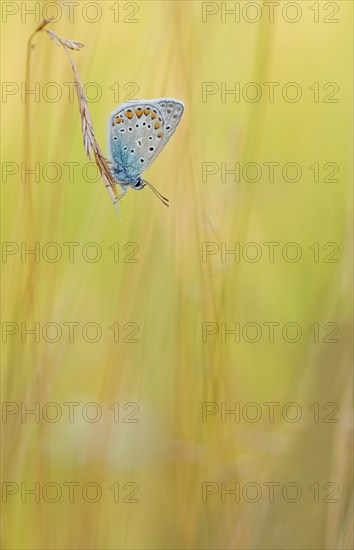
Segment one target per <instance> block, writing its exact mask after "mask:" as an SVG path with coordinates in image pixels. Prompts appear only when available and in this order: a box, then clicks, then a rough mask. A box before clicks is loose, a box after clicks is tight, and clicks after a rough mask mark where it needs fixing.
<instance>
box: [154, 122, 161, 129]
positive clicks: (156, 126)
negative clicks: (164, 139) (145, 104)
mask: <svg viewBox="0 0 354 550" xmlns="http://www.w3.org/2000/svg"><path fill="white" fill-rule="evenodd" d="M160 126H161V124H160V123H159V122H155V126H154V128H155V130H157V129H158V128H160Z"/></svg>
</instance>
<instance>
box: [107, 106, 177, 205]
mask: <svg viewBox="0 0 354 550" xmlns="http://www.w3.org/2000/svg"><path fill="white" fill-rule="evenodd" d="M183 111H184V104H183V103H182V101H179V100H177V99H173V98H160V99H140V100H136V101H129V102H126V103H123V104H122V105H120V106H119V107H117V108H116V109H115V110H114V111H113V112H112V114H111V116H110V118H109V122H108V124H109V127H108V150H109V155H110V161H111V165H110V170H111V173H112V176H113V177H114V179H115V180H116V181H117V182H118V183H119V184H120V186H121V187H122V190H123V194H124V193H125V192H126V191H127V188H132V189H135V190H138V189H143V187H145V184H146V183H148V182H145V180H143V179H142V178H141V175H142V173H143V172H144V171H145V170H146V169H147V168H148V167H149V166H150V165H151V164H152V162H153V161H154V160H155V158H156V157H157V155H158V154H159V153H160V152H161V150H162V149H163V147H164V146H165V145H166V143H167V142H168V141H169V139H170V138H171V136H172V135H173V133H174V132H175V130H176V128H177V126H178V123H179V122H180V120H181V117H182V115H183ZM149 185H150V186H151V184H149Z"/></svg>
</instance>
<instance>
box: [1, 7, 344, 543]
mask: <svg viewBox="0 0 354 550" xmlns="http://www.w3.org/2000/svg"><path fill="white" fill-rule="evenodd" d="M19 4H20V3H19ZM33 4H34V2H26V5H27V6H28V7H31V6H33ZM40 4H41V5H42V3H40ZM44 4H45V3H44ZM58 4H59V5H60V7H61V10H62V13H63V16H62V17H61V19H60V21H58V22H57V23H55V24H53V25H52V28H53V30H54V31H55V32H57V33H58V34H59V35H60V36H61V37H63V38H68V39H72V40H77V41H78V42H82V43H84V44H85V48H84V49H83V50H82V51H81V52H78V53H76V52H74V53H73V57H74V59H75V62H76V64H77V67H78V71H79V74H80V77H81V79H82V81H83V83H84V84H85V82H97V83H98V84H99V86H100V87H101V88H102V98H101V99H100V100H99V101H97V102H96V103H90V104H89V106H90V111H91V115H92V118H93V121H94V125H95V132H96V137H97V139H98V142H99V143H100V145H101V147H102V148H103V150H104V151H105V150H106V143H105V142H106V125H107V118H108V116H109V114H110V112H111V111H112V110H113V108H114V107H115V105H116V104H117V103H121V102H123V101H124V99H125V97H126V92H127V90H124V89H123V86H124V85H125V84H126V83H129V82H134V83H136V84H137V86H138V88H139V90H138V92H137V93H136V94H135V95H134V97H135V98H154V97H164V96H166V97H176V98H179V99H182V100H183V101H184V102H185V105H186V109H185V114H184V116H183V119H182V122H181V124H180V126H179V128H178V130H177V132H176V134H175V135H174V137H173V138H172V140H171V143H169V145H168V146H167V147H166V149H165V150H164V151H163V153H162V154H161V156H160V157H159V158H158V160H157V161H156V162H155V163H154V165H153V166H152V167H151V168H150V169H149V171H148V172H147V174H146V176H147V178H148V179H149V181H151V182H152V183H153V184H154V185H156V187H157V188H158V189H159V190H160V191H161V192H162V193H163V194H164V195H167V196H168V197H169V198H170V202H171V205H172V207H171V208H170V209H165V208H163V207H162V206H161V204H160V203H159V201H157V200H156V199H155V197H154V196H153V195H152V194H151V193H149V192H148V191H147V190H145V191H143V192H141V193H133V192H131V193H128V195H127V196H126V197H125V198H124V199H123V201H122V202H121V203H120V210H121V215H122V221H120V220H119V219H118V218H117V216H116V213H115V211H114V208H113V206H112V204H111V202H110V200H109V197H108V195H107V193H106V190H105V189H104V186H103V183H102V182H101V181H98V182H97V183H88V182H86V181H84V178H83V177H82V175H81V169H82V166H83V165H85V163H86V162H87V159H86V158H85V154H84V149H83V146H82V137H81V130H80V119H79V113H78V108H77V104H76V99H75V101H74V102H72V103H69V102H68V100H67V97H68V95H67V88H65V87H63V96H62V99H61V100H60V101H58V102H55V103H50V102H48V101H44V100H40V101H39V102H35V101H34V99H33V97H31V96H30V97H29V99H28V101H29V106H30V133H29V142H28V138H26V134H25V128H24V108H25V106H24V103H23V102H21V101H20V96H19V94H17V95H14V96H10V97H8V99H7V102H6V103H4V99H3V104H2V107H3V109H2V110H3V114H2V159H3V162H16V163H21V162H25V161H26V162H27V161H28V160H30V162H31V163H32V164H33V163H34V162H39V163H40V164H41V166H43V165H45V164H46V163H49V162H56V163H58V164H60V165H61V166H63V163H65V162H79V163H80V167H79V169H78V171H77V172H76V175H75V178H74V181H73V182H70V181H68V178H67V177H65V175H63V177H62V178H61V179H60V181H59V182H58V183H49V182H48V181H45V180H44V179H43V178H40V181H39V182H36V181H34V178H33V177H32V178H27V181H26V182H25V183H23V182H21V179H20V177H19V175H17V176H15V177H12V178H9V179H8V182H7V183H3V185H2V240H3V241H13V242H17V243H21V242H26V243H27V245H28V247H29V248H31V247H33V245H34V243H35V242H39V243H41V244H44V243H48V242H58V243H64V242H68V241H69V242H78V243H80V247H82V246H83V245H84V244H85V243H87V242H97V243H98V244H99V245H100V246H101V247H102V250H103V255H102V259H101V260H100V261H99V262H97V263H92V264H91V263H87V262H85V261H83V260H82V259H81V256H80V254H78V255H77V260H76V261H75V262H74V263H69V262H67V261H66V260H65V259H64V258H63V259H62V260H61V261H59V262H57V263H48V262H46V261H43V260H42V261H40V262H39V263H36V262H35V261H33V259H28V261H27V262H25V263H21V262H20V260H19V256H18V255H17V256H14V257H10V258H9V259H8V261H7V262H6V263H4V264H3V266H2V268H3V278H2V318H3V321H10V322H17V323H21V322H26V324H27V325H28V326H31V325H33V323H34V322H36V321H37V322H40V323H42V324H45V323H48V322H51V321H54V322H57V323H63V322H68V321H77V322H80V323H81V326H82V325H83V324H85V323H87V322H96V323H100V324H101V325H102V327H103V328H104V335H103V337H102V339H101V340H100V341H99V342H97V343H95V344H90V343H87V342H85V341H83V339H82V338H81V337H80V336H79V337H78V338H77V339H76V340H75V342H74V343H70V344H69V343H68V342H67V339H66V338H65V337H63V338H62V339H61V340H60V341H59V342H57V343H48V342H45V341H43V339H41V341H40V342H39V343H35V342H34V341H33V338H31V337H28V338H27V341H26V342H25V343H21V340H20V337H19V336H18V335H17V336H14V337H12V338H9V341H8V343H7V344H6V345H5V344H3V346H2V348H3V349H2V400H3V401H13V402H17V403H21V402H26V403H27V404H28V405H33V403H35V402H39V403H41V404H45V403H48V402H52V401H54V402H58V403H63V402H68V401H76V402H79V403H81V404H85V403H87V402H89V401H95V402H97V403H99V404H100V405H101V406H102V408H103V409H104V410H105V411H107V410H108V407H109V406H110V404H111V403H113V402H121V403H125V402H128V401H136V402H138V403H139V405H140V411H139V420H140V421H139V423H137V424H124V423H122V422H120V423H117V424H113V423H112V416H111V414H104V415H103V418H102V420H101V421H100V422H98V423H97V424H89V423H87V422H84V421H82V418H81V421H80V418H77V419H76V421H75V422H74V423H73V424H70V423H68V422H67V421H65V420H61V421H59V422H58V423H56V424H50V423H48V422H40V423H34V422H32V421H31V420H28V422H26V423H23V424H21V423H20V422H19V417H18V416H14V417H10V418H9V419H8V421H7V422H6V423H3V425H2V441H3V450H2V476H3V479H4V480H6V481H13V482H15V483H20V482H21V481H25V482H26V483H27V484H28V486H31V484H33V483H34V482H39V483H41V484H42V485H43V484H44V483H46V482H48V481H56V482H58V483H62V482H64V481H77V482H79V483H81V484H84V483H87V482H90V481H96V482H98V483H101V484H102V486H104V487H105V488H107V487H108V486H109V485H112V484H113V483H114V482H115V481H118V482H120V483H121V484H124V483H125V482H128V481H134V482H136V483H138V484H139V486H140V491H139V504H126V503H123V502H120V503H119V504H116V503H114V502H113V501H112V493H111V491H108V490H107V489H104V492H103V496H102V499H101V500H100V501H99V502H97V503H95V504H91V503H87V502H84V501H83V500H82V499H80V498H78V499H77V500H75V502H74V503H68V502H67V500H66V499H64V498H63V499H62V500H61V501H60V502H58V503H55V504H51V503H48V502H45V501H44V500H43V499H41V501H40V502H39V503H34V502H33V500H31V499H30V498H29V499H28V501H27V502H26V503H22V502H21V499H20V497H19V495H14V496H13V497H9V499H8V502H7V503H6V504H3V534H2V541H3V547H4V548H11V549H19V548H41V549H42V548H43V549H44V548H72V549H74V548H75V549H76V548H85V549H88V548H92V549H103V548H107V549H108V548H109V549H113V548H142V549H147V548H149V549H150V548H151V549H152V548H154V549H155V548H161V549H162V548H218V549H219V548H247V549H251V548H257V549H258V548H269V549H273V548H289V549H290V548H301V549H305V548H306V549H309V548H311V549H315V548H316V549H319V548H321V549H322V548H328V549H329V548H331V549H332V548H336V549H337V548H350V547H352V539H351V533H352V531H351V523H350V521H351V519H350V518H351V505H350V503H351V496H352V495H351V485H352V470H351V430H350V428H351V424H350V419H351V395H350V391H349V390H350V386H351V382H352V374H351V368H350V349H351V332H352V324H351V308H350V300H349V299H348V297H349V294H350V290H349V288H350V287H349V285H350V280H351V267H350V266H351V263H350V261H348V258H349V257H350V256H351V247H352V243H351V237H350V222H351V187H350V185H349V182H350V179H351V145H352V144H351V125H352V121H351V116H350V107H349V106H350V100H351V98H352V85H351V80H350V74H351V72H352V55H351V53H350V52H351V45H352V27H351V20H352V4H351V2H337V4H338V5H339V6H340V12H339V19H340V22H339V23H338V24H325V23H323V22H320V23H318V24H315V23H314V22H313V21H312V20H311V16H312V14H311V12H310V11H309V10H308V9H307V8H308V3H307V2H300V4H301V5H302V6H303V10H304V14H305V15H304V17H303V19H302V20H301V21H300V22H299V23H297V24H289V23H286V22H285V21H284V20H282V19H281V18H280V17H277V18H276V22H275V23H273V24H269V23H267V22H266V21H265V20H262V21H261V22H259V23H257V24H250V23H247V22H245V21H242V22H241V23H239V24H235V23H232V21H227V23H225V24H222V23H221V22H220V16H216V17H214V18H210V20H209V21H208V22H207V23H203V22H202V15H201V14H202V3H201V2H198V1H196V2H184V1H171V2H170V1H163V2H162V1H143V2H137V5H138V7H139V12H138V13H137V15H136V16H134V17H135V18H137V19H138V23H132V24H128V23H124V22H123V21H122V19H123V17H124V16H126V14H127V13H130V11H131V8H129V10H127V11H124V9H125V8H124V5H125V4H127V3H124V2H119V3H115V4H120V9H121V10H123V11H121V21H120V23H114V21H113V12H112V10H110V7H111V4H113V3H111V2H101V3H100V6H101V8H102V18H101V20H100V21H99V22H97V23H89V22H87V21H85V20H84V19H83V18H82V17H81V13H82V12H81V8H82V7H83V5H84V4H87V3H85V2H80V5H79V7H78V8H76V9H77V12H76V13H77V16H76V17H75V20H74V21H73V22H70V21H69V17H68V8H67V7H65V5H64V4H65V3H62V2H58ZM320 4H321V3H320ZM35 27H36V23H35V21H34V17H31V16H27V17H26V18H25V21H24V22H21V19H20V17H19V15H15V16H13V17H9V18H8V21H7V22H6V23H5V22H3V23H2V80H3V81H4V82H16V83H18V84H19V85H20V84H21V83H22V82H24V79H25V59H26V43H27V39H28V37H29V35H30V34H31V33H32V32H33V30H34V28H35ZM15 37H16V38H15ZM14 38H15V40H14ZM34 43H35V45H36V47H35V49H34V50H33V52H32V64H31V83H32V85H33V83H35V82H39V83H40V85H41V86H42V85H43V84H45V83H47V82H56V83H59V84H60V85H63V83H65V82H71V81H72V74H71V68H70V66H69V63H68V60H67V59H66V57H65V55H64V52H63V51H62V49H61V48H59V47H56V46H55V44H54V43H52V42H51V40H50V39H49V37H48V36H46V35H45V34H44V33H40V34H38V35H37V36H36V37H35V40H34ZM211 81H213V82H218V83H221V82H225V83H226V84H227V87H228V88H231V87H232V86H233V85H234V82H241V83H247V82H252V81H256V82H270V81H277V82H280V83H283V84H285V83H287V82H294V81H296V82H298V83H299V84H300V85H301V87H302V88H303V90H304V95H303V98H302V100H301V101H300V102H298V103H295V104H291V103H287V102H285V101H283V100H281V99H280V94H279V93H277V94H276V97H277V98H279V99H278V100H276V101H275V102H274V103H273V104H270V103H268V102H267V101H260V102H258V103H255V104H252V103H247V102H245V101H241V102H240V103H235V102H233V101H232V98H231V99H228V100H227V102H226V103H221V101H220V94H219V95H215V96H212V97H210V98H209V99H208V101H207V102H206V103H203V102H202V83H203V82H211ZM116 82H119V86H120V98H119V101H118V102H115V101H114V97H113V92H112V90H110V89H109V88H110V87H111V86H112V85H114V83H116ZM314 82H319V83H325V82H337V83H338V84H339V87H340V92H339V94H338V97H339V99H340V101H339V103H335V104H326V103H323V102H319V103H314V102H313V100H312V97H313V95H312V92H310V91H309V90H308V87H309V86H311V85H312V84H313V83H314ZM129 90H130V89H129ZM129 90H128V91H129ZM91 92H92V93H93V91H92V90H91ZM88 95H90V94H89V91H88ZM252 161H254V162H258V163H260V164H261V163H263V162H267V161H268V162H269V161H277V162H280V163H286V162H290V161H294V162H298V163H299V164H300V165H301V166H302V168H303V171H304V173H305V172H306V174H307V175H306V176H304V177H303V179H302V180H301V181H300V182H298V183H294V184H290V183H287V182H284V181H283V180H282V179H281V178H276V181H275V182H274V183H272V184H271V183H269V182H267V181H264V180H263V179H262V180H261V181H259V182H257V183H253V184H252V183H245V182H241V183H240V184H233V183H231V181H232V180H230V181H229V182H228V183H225V184H221V183H220V182H217V180H216V179H215V180H210V181H209V182H208V183H202V168H201V166H202V163H203V162H218V163H221V162H226V164H227V166H228V167H230V166H232V165H233V164H234V163H235V162H241V163H246V162H252ZM316 161H317V162H319V163H320V164H321V165H323V164H325V163H326V162H330V161H333V162H336V163H337V164H338V165H339V166H340V172H339V180H340V181H339V183H314V182H313V180H311V177H310V175H311V172H310V171H308V170H307V167H308V166H309V165H310V164H311V165H312V164H313V163H314V162H316ZM65 173H66V172H64V169H63V174H65ZM204 241H215V242H225V243H227V245H228V248H232V247H233V246H234V243H235V242H236V241H240V242H241V243H245V242H250V241H255V242H259V243H263V242H267V241H279V242H281V243H287V242H289V241H296V242H298V243H299V244H300V245H301V246H302V248H303V249H304V250H307V247H308V246H310V245H311V244H312V243H313V242H320V243H325V242H328V241H331V242H337V243H338V244H339V250H340V252H339V258H340V261H339V263H337V264H331V263H328V264H326V263H323V262H320V263H314V262H313V261H312V260H311V256H310V255H309V254H307V255H305V254H304V259H303V260H302V261H300V262H298V263H296V264H291V263H287V262H284V261H280V260H278V261H276V262H275V263H274V264H270V263H268V262H266V261H263V260H262V261H260V262H258V263H255V264H252V263H247V262H241V263H240V264H236V263H233V262H227V263H220V261H218V259H217V257H214V258H213V259H212V260H210V261H208V262H207V263H202V262H201V248H202V242H204ZM114 242H119V243H120V246H121V247H122V246H123V245H124V244H125V243H127V242H136V243H137V244H138V246H139V252H138V254H137V257H138V258H139V262H138V263H132V264H130V263H123V262H122V261H120V262H119V263H114V262H113V261H112V252H111V251H109V246H111V245H112V244H113V243H114ZM78 250H81V248H79V249H78ZM346 258H347V259H346ZM129 321H131V322H135V323H137V324H138V325H139V326H140V331H139V340H140V342H139V343H138V344H125V343H123V342H120V343H119V344H117V343H114V342H113V339H112V333H111V331H109V330H108V327H109V326H111V325H113V323H114V322H119V323H120V325H121V326H122V325H123V324H124V323H126V322H129ZM236 321H240V322H241V323H247V322H249V321H254V322H258V323H260V324H261V323H262V322H264V321H277V322H280V323H287V322H290V321H296V322H298V323H300V324H301V326H303V327H308V326H310V325H312V324H313V323H314V322H316V321H317V322H318V323H320V324H321V325H322V326H323V324H324V323H326V322H329V321H334V322H336V323H338V325H339V327H340V332H339V343H337V344H323V343H322V344H321V343H319V344H314V343H313V341H312V340H311V332H310V331H307V332H306V334H305V335H304V337H303V338H302V339H301V340H300V342H298V343H297V344H289V343H287V342H284V341H281V340H280V339H277V340H276V342H275V343H274V344H269V343H267V342H266V341H265V339H262V341H260V342H259V343H256V344H250V343H247V342H241V343H240V344H232V343H228V344H221V343H220V339H218V338H213V339H210V340H209V341H208V343H206V344H203V343H202V339H201V324H202V322H226V323H227V324H228V325H232V324H233V323H234V322H236ZM203 401H215V402H226V403H227V404H228V405H230V407H231V406H232V404H233V403H234V402H237V401H238V402H241V403H247V402H249V401H253V402H260V403H262V402H264V401H266V402H269V401H279V402H280V403H287V402H289V401H297V402H298V403H301V404H302V406H303V407H304V408H305V407H306V406H309V405H311V404H312V403H314V402H319V403H321V404H322V403H326V402H328V401H331V402H336V403H338V404H339V415H338V417H339V419H340V422H339V423H335V424H324V423H318V424H316V423H314V422H313V421H311V416H310V415H307V416H306V418H305V419H304V420H303V421H301V422H299V423H297V424H290V423H288V422H284V421H282V420H281V418H280V419H279V418H278V419H277V421H276V422H275V423H274V424H271V423H269V422H267V421H266V420H263V421H261V422H259V423H255V424H252V423H245V422H241V423H234V422H231V421H229V422H226V423H221V422H220V421H218V419H217V418H216V417H215V418H213V419H211V420H210V421H208V422H207V423H202V422H201V403H202V402H203ZM219 418H220V417H219ZM269 480H273V481H279V482H284V483H286V482H289V481H297V482H298V483H300V484H301V486H302V487H303V491H304V494H306V496H304V498H303V499H301V501H300V502H299V503H296V504H289V503H287V502H284V500H281V499H277V500H276V502H275V503H274V504H269V502H267V500H266V499H264V498H262V499H261V501H260V502H258V503H248V502H245V501H241V502H240V503H239V504H234V503H232V502H228V503H226V504H223V503H221V502H220V499H217V498H214V499H210V500H209V501H208V503H203V502H202V500H201V484H202V483H203V482H205V481H216V482H219V483H221V482H222V481H224V482H227V483H229V484H230V485H231V484H232V483H234V482H236V481H238V482H240V483H243V484H244V483H247V482H250V481H254V482H259V483H262V482H263V481H269ZM315 481H318V482H320V484H324V483H327V482H335V483H338V485H339V486H340V491H339V503H337V504H326V503H324V502H323V498H322V501H321V502H320V503H316V504H315V503H313V500H312V501H311V498H310V496H309V494H310V495H311V493H310V492H309V491H308V490H307V489H306V487H308V486H309V485H312V484H313V483H314V482H315ZM322 496H323V495H322Z"/></svg>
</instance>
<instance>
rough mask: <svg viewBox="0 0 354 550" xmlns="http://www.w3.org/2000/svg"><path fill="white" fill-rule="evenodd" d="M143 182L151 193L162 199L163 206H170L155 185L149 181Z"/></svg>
mask: <svg viewBox="0 0 354 550" xmlns="http://www.w3.org/2000/svg"><path fill="white" fill-rule="evenodd" d="M143 182H144V183H145V184H146V185H148V186H149V187H150V189H151V191H153V192H154V193H155V195H156V196H157V197H158V198H159V199H160V201H161V202H162V204H164V205H165V206H170V205H169V204H168V199H167V198H166V197H164V196H163V195H161V193H160V192H159V191H158V190H157V189H156V188H155V187H154V186H153V185H151V183H150V182H149V181H146V180H143Z"/></svg>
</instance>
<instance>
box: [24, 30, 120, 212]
mask: <svg viewBox="0 0 354 550" xmlns="http://www.w3.org/2000/svg"><path fill="white" fill-rule="evenodd" d="M48 23H50V20H49V19H43V21H42V22H41V23H40V25H39V26H38V27H37V29H36V30H35V31H34V32H33V34H32V35H31V36H30V38H29V41H28V51H29V52H30V50H31V48H32V44H31V42H32V38H33V37H34V36H35V34H36V33H37V32H40V31H45V32H46V33H47V34H48V35H49V36H50V38H51V39H52V40H53V41H54V42H55V43H56V44H58V45H60V46H62V47H63V48H64V51H65V53H66V55H67V56H68V58H69V61H70V64H71V67H72V70H73V74H74V81H75V88H76V93H77V99H78V103H79V110H80V116H81V130H82V135H83V139H84V147H85V151H86V155H87V156H88V157H89V158H90V159H92V153H93V157H94V159H95V162H96V164H97V166H98V169H99V171H100V174H101V176H102V178H103V181H104V183H105V186H106V189H107V191H108V193H109V196H110V197H111V200H112V202H113V204H114V207H115V209H116V211H117V213H118V215H119V210H118V193H117V190H116V187H115V186H116V184H117V182H116V181H115V180H114V178H113V177H112V174H111V172H110V170H109V167H108V160H107V159H106V157H105V156H104V154H103V153H102V151H101V148H100V146H99V145H98V143H97V141H96V138H95V134H94V131H93V123H92V118H91V115H90V111H89V108H88V104H87V99H86V96H85V92H84V89H83V86H82V83H81V80H80V77H79V74H78V72H77V69H76V67H75V63H74V61H73V59H72V57H71V55H70V53H69V50H81V48H83V46H84V44H81V43H80V42H74V41H73V40H65V39H63V38H61V37H60V36H58V35H57V34H56V33H55V32H53V31H52V30H49V29H47V28H46V27H47V25H48Z"/></svg>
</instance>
